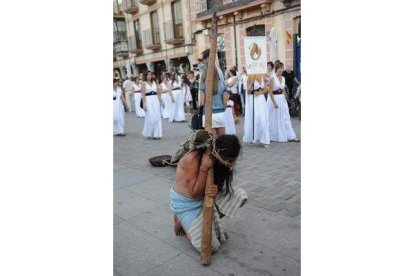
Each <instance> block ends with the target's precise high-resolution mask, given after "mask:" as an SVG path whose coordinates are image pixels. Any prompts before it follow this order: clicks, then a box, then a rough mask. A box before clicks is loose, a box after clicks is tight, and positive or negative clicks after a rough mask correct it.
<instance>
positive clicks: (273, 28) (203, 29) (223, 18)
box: [114, 0, 301, 78]
mask: <svg viewBox="0 0 414 276" xmlns="http://www.w3.org/2000/svg"><path fill="white" fill-rule="evenodd" d="M300 9H301V1H300V0H253V1H252V0H192V1H189V0H139V1H138V0H114V74H119V75H120V76H121V77H123V78H124V77H126V76H127V75H137V74H138V73H139V72H143V71H145V70H147V69H150V70H154V71H155V72H156V73H157V75H158V74H159V73H160V72H161V71H162V70H164V69H169V70H171V69H175V70H178V71H186V70H187V69H189V68H192V67H191V66H192V64H194V63H197V58H198V57H199V55H200V53H201V52H202V51H203V50H204V49H207V48H209V44H210V40H209V28H210V26H211V18H212V14H213V11H216V12H217V15H218V17H219V22H218V38H217V46H218V58H219V62H220V66H221V67H222V69H224V70H226V69H227V68H228V67H231V66H234V65H235V66H237V67H238V68H239V69H240V68H241V67H242V66H244V65H245V61H244V38H245V37H246V36H266V37H267V49H268V51H267V59H268V60H269V61H273V62H275V61H276V60H277V59H279V60H281V61H282V62H284V63H285V64H291V65H292V66H293V68H294V70H295V72H296V75H297V76H298V77H299V78H300V63H301V57H300V45H301V15H300ZM124 30H126V37H125V32H124ZM126 45H127V46H126ZM272 47H273V51H270V49H271V48H272ZM126 49H127V51H126Z"/></svg>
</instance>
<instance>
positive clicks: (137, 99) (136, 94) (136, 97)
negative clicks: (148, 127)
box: [134, 83, 145, 118]
mask: <svg viewBox="0 0 414 276" xmlns="http://www.w3.org/2000/svg"><path fill="white" fill-rule="evenodd" d="M141 98H142V93H141V83H140V84H139V85H136V84H135V83H134V100H135V114H136V115H137V117H138V118H141V117H145V111H144V109H142V108H141V107H140V106H139V105H140V103H141Z"/></svg>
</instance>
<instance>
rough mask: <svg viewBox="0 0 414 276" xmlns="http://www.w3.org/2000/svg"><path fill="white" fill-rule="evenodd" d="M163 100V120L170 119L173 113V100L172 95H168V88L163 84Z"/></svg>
mask: <svg viewBox="0 0 414 276" xmlns="http://www.w3.org/2000/svg"><path fill="white" fill-rule="evenodd" d="M160 85H161V92H162V94H161V100H162V102H163V103H164V106H163V107H162V106H161V116H162V118H163V119H168V117H169V116H170V113H171V108H172V100H171V96H170V93H168V88H167V86H166V85H165V84H164V83H163V82H162V83H161V84H160Z"/></svg>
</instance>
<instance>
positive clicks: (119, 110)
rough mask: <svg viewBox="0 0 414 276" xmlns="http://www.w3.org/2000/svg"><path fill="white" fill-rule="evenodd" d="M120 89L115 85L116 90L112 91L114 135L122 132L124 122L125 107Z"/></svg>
mask: <svg viewBox="0 0 414 276" xmlns="http://www.w3.org/2000/svg"><path fill="white" fill-rule="evenodd" d="M121 95H122V90H121V88H119V87H117V89H116V91H113V98H115V100H113V115H114V116H113V117H114V135H117V134H121V133H124V123H125V109H124V104H123V103H122V100H121Z"/></svg>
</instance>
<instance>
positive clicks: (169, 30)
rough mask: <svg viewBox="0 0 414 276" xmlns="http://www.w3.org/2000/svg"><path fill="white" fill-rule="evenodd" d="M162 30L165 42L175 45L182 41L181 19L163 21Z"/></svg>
mask: <svg viewBox="0 0 414 276" xmlns="http://www.w3.org/2000/svg"><path fill="white" fill-rule="evenodd" d="M164 32H165V43H167V44H170V45H176V44H181V43H183V42H184V33H183V21H182V20H181V19H177V20H171V21H168V22H165V23H164Z"/></svg>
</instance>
